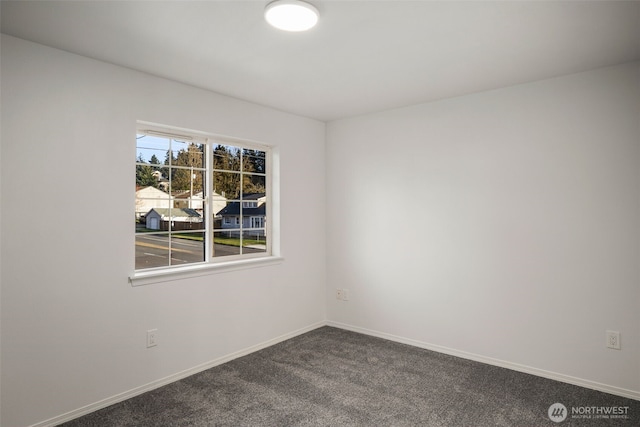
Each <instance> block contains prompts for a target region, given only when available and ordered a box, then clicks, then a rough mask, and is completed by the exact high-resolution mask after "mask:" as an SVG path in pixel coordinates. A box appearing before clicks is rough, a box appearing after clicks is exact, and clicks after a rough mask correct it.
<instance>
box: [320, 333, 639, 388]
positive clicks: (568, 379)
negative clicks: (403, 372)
mask: <svg viewBox="0 0 640 427" xmlns="http://www.w3.org/2000/svg"><path fill="white" fill-rule="evenodd" d="M326 324H327V326H333V327H335V328H339V329H345V330H348V331H352V332H358V333H361V334H364V335H370V336H373V337H378V338H384V339H387V340H389V341H395V342H398V343H402V344H407V345H410V346H414V347H419V348H424V349H426V350H432V351H436V352H438V353H444V354H448V355H451V356H456V357H460V358H463V359H469V360H474V361H476V362H481V363H486V364H487V365H493V366H499V367H501V368H507V369H511V370H513V371H518V372H523V373H525V374H531V375H535V376H538V377H543V378H548V379H551V380H555V381H560V382H563V383H568V384H572V385H577V386H580V387H585V388H589V389H592V390H597V391H602V392H604V393H609V394H613V395H616V396H621V397H626V398H629V399H634V400H640V392H639V391H634V390H627V389H624V388H620V387H615V386H611V385H607V384H601V383H598V382H595V381H590V380H585V379H582V378H576V377H572V376H569V375H564V374H559V373H557V372H550V371H545V370H544V369H538V368H533V367H531V366H525V365H520V364H517V363H512V362H507V361H504V360H499V359H494V358H491V357H486V356H481V355H478V354H473V353H467V352H465V351H460V350H454V349H451V348H447V347H442V346H439V345H435V344H429V343H425V342H422V341H417V340H413V339H410V338H404V337H399V336H397V335H392V334H387V333H384V332H378V331H373V330H371V329H366V328H360V327H358V326H352V325H347V324H344V323H340V322H333V321H327V323H326Z"/></svg>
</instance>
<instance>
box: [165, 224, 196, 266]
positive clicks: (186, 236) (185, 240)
mask: <svg viewBox="0 0 640 427" xmlns="http://www.w3.org/2000/svg"><path fill="white" fill-rule="evenodd" d="M203 261H204V233H187V232H185V233H173V234H171V265H179V264H191V263H194V262H203Z"/></svg>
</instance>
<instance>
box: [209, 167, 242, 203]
mask: <svg viewBox="0 0 640 427" xmlns="http://www.w3.org/2000/svg"><path fill="white" fill-rule="evenodd" d="M213 191H215V192H216V193H218V194H219V195H221V196H223V197H225V198H226V199H227V200H237V199H239V198H240V174H239V173H233V172H214V173H213Z"/></svg>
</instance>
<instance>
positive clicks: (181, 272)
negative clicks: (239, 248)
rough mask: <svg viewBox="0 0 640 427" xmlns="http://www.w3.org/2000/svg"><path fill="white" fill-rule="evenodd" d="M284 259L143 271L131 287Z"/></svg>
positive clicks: (260, 259)
mask: <svg viewBox="0 0 640 427" xmlns="http://www.w3.org/2000/svg"><path fill="white" fill-rule="evenodd" d="M283 261H284V258H282V257H278V256H269V257H261V258H251V259H243V260H239V261H229V262H220V263H211V264H198V265H191V266H186V267H179V268H174V269H170V270H161V271H142V272H138V273H135V274H133V275H131V276H129V283H130V284H131V286H144V285H151V284H153V283H162V282H171V281H174V280H182V279H190V278H192V277H201V276H209V275H211V274H217V273H225V272H228V271H235V270H246V269H249V268H258V267H265V266H268V265H275V264H280V263H282V262H283Z"/></svg>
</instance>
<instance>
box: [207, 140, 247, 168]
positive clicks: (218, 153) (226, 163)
mask: <svg viewBox="0 0 640 427" xmlns="http://www.w3.org/2000/svg"><path fill="white" fill-rule="evenodd" d="M240 155H241V152H240V149H239V148H238V147H233V146H231V145H221V144H218V145H216V146H214V147H213V168H214V169H222V170H226V171H240Z"/></svg>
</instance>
